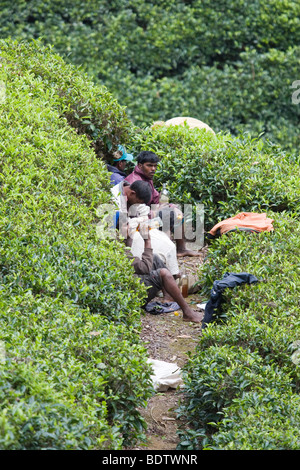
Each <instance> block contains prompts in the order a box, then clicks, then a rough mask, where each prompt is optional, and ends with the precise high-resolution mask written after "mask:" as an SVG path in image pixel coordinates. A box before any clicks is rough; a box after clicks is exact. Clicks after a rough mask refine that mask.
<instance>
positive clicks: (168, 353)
mask: <svg viewBox="0 0 300 470" xmlns="http://www.w3.org/2000/svg"><path fill="white" fill-rule="evenodd" d="M204 256H205V248H203V249H202V250H201V252H200V256H199V257H184V258H178V262H179V265H180V269H181V271H182V270H183V269H185V271H186V273H187V274H188V275H190V281H194V282H195V280H196V279H198V277H197V275H196V273H197V270H198V268H199V264H201V263H203V259H204ZM191 290H192V291H193V289H191ZM194 290H197V289H194ZM154 300H158V301H162V299H161V298H156V299H154ZM186 301H187V302H188V303H189V304H190V305H191V306H192V308H193V309H194V310H197V311H199V312H203V314H204V311H203V310H201V308H199V307H197V304H200V303H201V302H203V298H201V296H200V294H199V293H198V292H194V293H192V294H189V295H188V297H187V298H186ZM200 336H201V324H197V323H191V322H185V321H183V320H182V311H181V310H178V311H177V312H176V314H174V312H170V313H163V314H159V315H152V314H150V313H147V312H145V315H144V316H143V317H142V331H141V339H142V342H143V343H144V344H145V346H146V348H147V350H148V352H149V357H150V358H152V359H158V360H162V361H166V362H171V363H176V364H177V365H178V367H180V368H182V366H183V365H184V364H185V362H186V361H187V358H188V352H189V351H191V352H192V351H193V350H194V349H195V347H196V345H197V343H198V341H199V338H200ZM183 398H184V397H183V393H182V391H181V390H180V389H177V390H175V389H171V388H169V389H168V390H167V391H166V392H157V393H156V394H155V395H154V396H153V397H151V398H150V400H149V401H148V404H147V407H146V409H142V410H140V412H141V414H142V415H143V416H144V419H145V421H146V423H147V432H146V436H147V442H146V443H143V444H141V445H137V446H136V447H134V450H175V449H176V447H177V445H178V443H179V436H178V434H177V431H178V429H180V428H182V426H183V425H184V423H183V421H182V420H181V419H179V418H178V417H177V412H176V409H177V408H178V406H179V404H180V401H182V400H183Z"/></svg>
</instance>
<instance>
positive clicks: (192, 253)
mask: <svg viewBox="0 0 300 470" xmlns="http://www.w3.org/2000/svg"><path fill="white" fill-rule="evenodd" d="M200 254H201V253H200V252H199V251H192V250H180V251H178V250H177V256H178V257H183V256H200Z"/></svg>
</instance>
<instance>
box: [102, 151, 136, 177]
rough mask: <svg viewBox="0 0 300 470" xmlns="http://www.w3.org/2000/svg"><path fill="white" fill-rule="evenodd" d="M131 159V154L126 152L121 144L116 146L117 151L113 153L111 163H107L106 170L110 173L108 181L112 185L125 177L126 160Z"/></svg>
mask: <svg viewBox="0 0 300 470" xmlns="http://www.w3.org/2000/svg"><path fill="white" fill-rule="evenodd" d="M132 160H133V155H131V154H130V153H127V152H126V150H125V148H124V147H123V146H122V145H119V146H118V151H117V152H115V153H114V160H113V165H107V169H108V171H109V172H110V173H111V177H110V182H111V184H112V185H113V186H114V185H116V184H118V183H120V182H121V181H122V180H123V179H124V178H125V177H126V173H125V168H126V165H127V162H131V161H132Z"/></svg>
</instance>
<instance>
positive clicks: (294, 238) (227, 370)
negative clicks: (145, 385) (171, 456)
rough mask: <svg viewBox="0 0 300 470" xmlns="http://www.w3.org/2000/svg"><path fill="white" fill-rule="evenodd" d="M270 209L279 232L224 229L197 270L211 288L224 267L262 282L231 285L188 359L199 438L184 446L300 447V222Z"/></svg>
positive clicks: (190, 406)
mask: <svg viewBox="0 0 300 470" xmlns="http://www.w3.org/2000/svg"><path fill="white" fill-rule="evenodd" d="M268 215H269V216H271V217H274V229H275V230H274V232H271V233H267V232H264V233H260V234H247V233H245V232H231V233H228V234H227V235H223V236H222V237H221V238H219V239H216V240H214V241H213V242H212V245H211V248H210V250H209V254H208V259H207V263H205V264H204V265H203V268H202V269H201V271H200V273H199V275H200V278H201V280H202V281H203V290H204V292H206V294H208V292H209V288H211V287H212V282H213V280H215V279H220V278H222V276H223V274H224V273H225V272H249V273H252V274H254V275H256V276H257V277H258V278H259V283H258V284H255V285H243V286H240V287H236V288H234V289H226V290H225V292H224V295H223V303H222V309H221V310H220V311H219V312H218V313H217V316H216V317H215V322H214V323H212V324H210V325H209V326H208V327H207V329H205V331H204V332H203V336H202V338H201V341H200V343H199V346H198V349H197V354H195V356H194V357H191V358H190V360H189V362H188V364H187V366H186V369H185V374H186V377H185V382H186V394H187V403H186V405H185V407H183V411H182V412H184V413H189V414H190V421H191V423H192V424H193V426H194V433H195V434H196V438H195V437H194V438H193V435H190V436H189V435H183V437H182V442H183V444H184V445H183V446H182V448H186V447H189V448H193V446H196V448H197V447H198V448H199V446H201V447H202V448H209V449H215V448H218V449H256V450H263V449H297V448H299V419H300V416H299V412H298V408H299V390H300V374H299V371H300V370H299V361H298V359H297V357H298V356H297V354H299V353H298V348H299V346H298V342H299V337H300V322H299V301H298V293H299V289H300V281H299V279H300V276H299V272H300V271H299V270H300V265H299V259H300V257H299V253H300V245H299V233H300V225H299V219H296V218H294V217H290V216H288V215H286V214H282V215H279V214H274V213H272V212H269V211H268ZM254 429H255V432H254ZM204 433H205V434H206V437H205V438H203V435H204ZM197 436H198V437H197ZM194 448H195V447H194Z"/></svg>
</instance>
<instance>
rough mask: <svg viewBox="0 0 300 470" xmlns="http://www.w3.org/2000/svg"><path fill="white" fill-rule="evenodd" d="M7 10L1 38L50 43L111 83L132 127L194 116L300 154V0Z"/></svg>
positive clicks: (15, 6)
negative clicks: (294, 99) (296, 95)
mask: <svg viewBox="0 0 300 470" xmlns="http://www.w3.org/2000/svg"><path fill="white" fill-rule="evenodd" d="M1 6H2V9H1V18H0V37H1V38H8V37H10V36H11V37H13V38H17V39H18V40H24V39H27V40H29V39H37V38H41V40H42V41H43V43H44V44H51V45H53V47H54V49H55V51H56V52H58V53H59V54H60V55H61V56H62V57H64V58H65V60H66V61H68V62H71V63H73V64H76V65H77V66H80V67H82V69H84V70H85V71H86V72H87V73H88V74H89V76H91V77H92V78H93V80H94V81H95V82H97V83H100V84H104V85H106V86H107V87H108V89H109V90H110V91H111V92H112V93H113V94H114V96H115V97H116V98H117V99H118V101H119V102H120V103H122V105H123V106H127V111H128V115H129V116H130V117H131V118H132V120H133V121H134V122H135V123H136V125H141V126H145V125H149V124H150V123H151V122H153V121H154V120H161V119H162V120H167V119H170V118H171V117H175V116H192V117H195V118H198V119H200V120H202V121H204V122H207V123H208V124H209V125H210V126H211V127H212V128H213V129H214V130H215V131H218V132H219V131H222V130H223V131H229V132H231V133H234V134H237V133H238V132H239V130H240V129H242V130H243V131H246V130H248V131H251V133H252V134H253V135H254V136H255V135H258V134H259V133H261V132H264V133H265V135H266V137H267V138H268V139H270V140H272V141H274V142H277V143H280V145H281V146H283V147H284V148H288V149H289V150H291V151H295V149H297V150H299V137H298V122H299V113H300V108H299V103H293V102H292V94H293V92H294V91H295V90H293V89H291V86H292V84H293V83H294V82H296V81H297V80H299V67H298V64H299V53H300V49H299V30H300V28H299V18H300V7H299V2H298V1H297V0H286V1H280V0H268V1H263V0H253V1H252V2H248V3H246V4H245V2H242V1H241V0H222V1H220V2H218V3H216V2H213V1H212V0H205V1H203V0H201V1H200V0H189V1H188V2H186V1H184V0H176V1H175V0H168V2H162V1H160V0H159V1H157V0H151V2H144V1H141V0H130V1H124V0H114V1H107V0H101V1H100V2H99V0H89V2H80V1H79V0H73V1H69V0H66V1H65V2H64V5H63V7H62V5H61V2H59V1H57V0H52V1H51V2H45V1H41V0H28V1H26V2H25V1H24V0H16V1H14V2H13V3H12V2H10V1H8V0H2V3H1ZM297 88H299V87H298V86H297ZM297 94H298V96H299V93H298V92H297ZM296 101H298V100H296ZM96 127H97V126H96ZM91 131H92V129H91Z"/></svg>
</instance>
